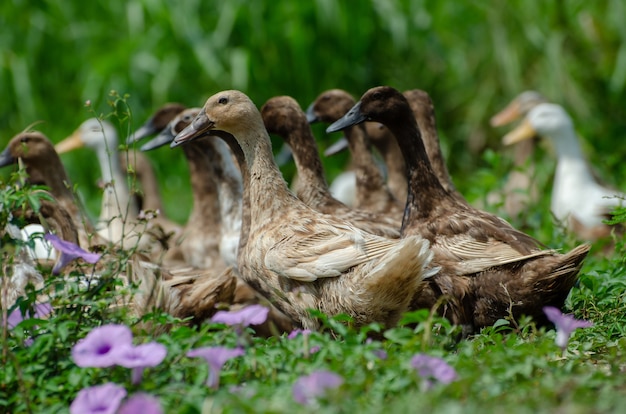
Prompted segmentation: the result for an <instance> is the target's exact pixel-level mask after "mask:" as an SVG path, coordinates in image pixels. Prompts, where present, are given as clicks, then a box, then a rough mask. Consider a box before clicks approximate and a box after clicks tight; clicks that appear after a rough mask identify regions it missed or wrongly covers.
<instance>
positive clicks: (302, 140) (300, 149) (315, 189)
mask: <svg viewBox="0 0 626 414" xmlns="http://www.w3.org/2000/svg"><path fill="white" fill-rule="evenodd" d="M292 119H295V116H294V117H292ZM298 121H299V122H298V123H297V125H296V126H295V127H294V128H291V129H290V130H289V131H288V132H287V133H286V134H284V136H283V139H284V140H285V142H287V144H288V145H289V146H290V147H291V152H292V153H293V158H294V161H295V163H296V168H297V170H298V181H297V184H296V194H297V195H298V198H300V199H301V200H303V201H304V202H305V203H307V204H309V205H311V203H312V202H314V200H319V199H320V198H324V199H326V198H329V197H331V196H330V191H329V189H328V183H327V182H326V178H325V177H324V167H323V166H322V160H321V159H320V156H319V152H318V149H317V145H316V144H315V137H313V133H312V132H311V128H310V127H309V124H308V122H307V121H306V118H304V117H302V119H298Z"/></svg>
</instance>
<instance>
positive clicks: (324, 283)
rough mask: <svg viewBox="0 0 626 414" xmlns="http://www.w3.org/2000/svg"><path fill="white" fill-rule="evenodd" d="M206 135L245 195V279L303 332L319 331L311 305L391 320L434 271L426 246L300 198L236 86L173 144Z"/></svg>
mask: <svg viewBox="0 0 626 414" xmlns="http://www.w3.org/2000/svg"><path fill="white" fill-rule="evenodd" d="M206 135H209V136H214V137H219V138H221V139H223V140H224V141H226V143H227V144H228V145H229V146H230V148H231V150H232V151H233V153H234V154H235V156H236V158H237V160H238V162H239V164H240V170H241V173H242V177H243V186H244V191H243V197H244V200H246V199H247V201H244V204H243V208H244V214H243V223H242V226H243V227H242V238H241V239H240V244H239V251H238V270H239V273H240V275H241V277H242V278H243V279H244V280H245V281H246V282H247V283H248V284H250V285H251V286H252V287H253V288H254V289H255V290H257V291H259V292H261V293H262V294H263V295H264V296H265V297H266V298H268V299H269V300H270V302H272V303H273V304H274V305H275V306H276V307H277V308H278V309H279V310H281V311H282V312H283V313H284V314H285V315H287V316H288V317H290V318H291V319H292V320H293V321H294V323H295V324H296V326H298V325H299V326H300V327H302V328H306V329H318V328H319V327H320V322H319V320H318V319H317V318H316V317H315V316H313V315H312V314H311V312H310V310H311V309H314V310H317V311H319V312H322V313H324V314H326V315H329V316H335V315H338V314H347V315H348V316H350V317H351V318H352V321H353V323H354V324H355V325H356V326H362V325H365V324H369V323H372V322H379V323H381V324H383V325H384V326H392V325H394V324H395V323H397V321H398V319H399V318H400V316H401V315H402V314H403V312H405V311H406V310H407V309H408V305H409V302H410V300H411V297H412V296H413V294H417V293H418V291H419V290H420V289H421V287H422V286H423V280H424V279H425V278H428V277H429V276H431V275H432V273H433V272H434V271H436V270H433V269H429V270H427V269H426V266H427V265H428V264H429V262H430V258H431V252H430V250H429V244H428V242H426V241H425V240H424V239H423V238H422V237H420V236H409V237H406V238H404V239H401V240H398V239H388V238H384V237H381V236H376V235H373V234H370V233H367V232H365V231H363V230H360V229H358V228H356V227H354V226H353V225H352V224H350V223H349V222H347V221H345V220H341V219H339V218H336V217H334V216H330V215H325V214H322V213H320V212H318V211H316V210H314V209H312V208H311V207H309V206H307V205H306V204H305V203H304V202H302V201H301V200H300V199H298V198H297V197H296V196H295V195H294V194H293V193H292V192H291V191H290V190H289V188H288V186H287V183H286V182H285V180H284V178H283V176H282V175H281V172H280V170H279V169H278V166H277V165H276V162H275V161H274V157H273V154H272V145H271V141H270V137H269V134H268V132H267V130H266V129H265V125H264V124H263V119H262V117H261V114H260V112H259V110H258V109H257V107H256V106H255V105H254V103H253V102H252V101H251V100H250V98H249V97H248V96H247V95H246V94H244V93H243V92H241V91H237V90H228V91H222V92H218V93H217V94H215V95H213V96H211V97H210V98H209V99H208V100H207V102H206V103H205V105H204V107H203V109H202V111H201V112H200V113H199V114H198V115H197V116H196V118H195V119H194V120H193V121H192V122H191V124H190V125H189V126H188V127H186V128H185V129H184V130H183V131H181V132H180V133H179V134H178V135H177V136H176V138H175V139H174V141H173V142H172V144H171V146H172V147H176V146H178V145H181V144H184V143H188V142H190V141H192V140H194V139H198V138H200V137H203V136H206ZM246 209H249V212H248V213H246V212H245V210H246ZM244 235H245V237H244Z"/></svg>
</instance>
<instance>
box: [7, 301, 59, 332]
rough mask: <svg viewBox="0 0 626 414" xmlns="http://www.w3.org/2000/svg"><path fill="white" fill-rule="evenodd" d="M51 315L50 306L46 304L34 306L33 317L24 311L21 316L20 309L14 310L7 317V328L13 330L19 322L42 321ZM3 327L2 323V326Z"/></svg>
mask: <svg viewBox="0 0 626 414" xmlns="http://www.w3.org/2000/svg"><path fill="white" fill-rule="evenodd" d="M50 313H52V305H50V304H49V303H48V302H45V303H37V304H35V316H30V312H29V311H26V313H25V314H22V311H21V310H20V308H16V309H14V310H13V312H11V313H10V314H9V316H8V317H7V326H8V328H9V329H13V328H15V327H16V326H17V325H18V324H19V323H20V322H22V321H23V320H26V319H31V318H37V319H42V318H45V317H46V316H48V315H50ZM2 325H4V323H3V324H2Z"/></svg>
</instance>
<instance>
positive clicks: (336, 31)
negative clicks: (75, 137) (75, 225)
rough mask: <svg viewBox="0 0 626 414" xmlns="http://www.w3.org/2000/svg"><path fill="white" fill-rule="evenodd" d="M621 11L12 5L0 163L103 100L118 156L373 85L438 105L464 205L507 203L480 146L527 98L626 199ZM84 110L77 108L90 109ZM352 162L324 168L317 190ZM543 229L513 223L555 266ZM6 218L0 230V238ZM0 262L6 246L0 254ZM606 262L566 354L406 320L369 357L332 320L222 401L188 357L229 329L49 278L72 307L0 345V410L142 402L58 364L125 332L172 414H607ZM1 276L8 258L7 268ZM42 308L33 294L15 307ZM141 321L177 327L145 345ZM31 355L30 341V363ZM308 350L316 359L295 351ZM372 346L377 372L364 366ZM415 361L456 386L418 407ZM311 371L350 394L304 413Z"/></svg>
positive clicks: (250, 355)
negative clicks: (79, 397) (160, 138)
mask: <svg viewBox="0 0 626 414" xmlns="http://www.w3.org/2000/svg"><path fill="white" fill-rule="evenodd" d="M625 7H626V6H624V4H623V2H621V1H618V0H614V1H610V0H609V1H606V2H594V3H592V4H591V3H590V2H587V1H583V0H578V1H574V0H570V1H562V2H553V3H549V4H548V3H545V4H544V3H538V2H526V1H509V2H499V1H492V2H477V3H474V2H467V3H461V2H442V1H423V2H414V1H408V0H407V1H388V2H382V1H374V0H356V1H353V2H335V1H330V0H316V1H310V2H292V1H285V2H273V1H272V2H270V1H242V0H241V1H228V2H225V1H188V2H177V1H166V0H162V1H159V0H145V1H142V2H130V3H116V4H112V3H111V4H110V2H103V1H96V2H89V3H78V2H63V3H62V4H61V3H58V2H52V1H46V0H41V1H37V2H26V1H15V2H5V3H2V5H0V24H1V25H2V27H3V28H5V29H4V30H2V31H1V33H0V46H1V47H0V90H1V91H2V93H3V98H4V99H2V100H1V101H0V144H1V145H0V146H1V147H4V146H5V144H6V143H7V142H8V140H9V139H10V137H12V136H14V135H15V134H16V133H18V132H20V131H22V130H23V129H24V128H26V127H27V126H28V125H30V124H31V123H33V122H37V121H43V123H42V124H40V125H37V127H36V128H37V129H40V130H42V131H43V132H44V133H46V134H47V135H48V136H49V137H50V138H51V139H52V140H53V141H55V142H57V141H60V140H61V139H63V138H64V137H65V136H67V135H69V134H70V133H71V132H72V131H73V130H74V129H75V128H76V127H77V126H78V125H79V124H80V122H81V121H82V120H84V119H86V118H88V117H90V116H92V115H93V114H104V115H108V114H110V113H112V112H113V108H112V107H111V106H109V102H113V103H115V102H119V101H118V100H116V99H117V98H116V97H115V96H113V97H111V96H110V95H109V91H111V90H116V91H119V92H120V93H122V94H126V93H128V94H129V95H130V97H129V98H128V99H127V100H126V102H127V104H123V106H122V108H121V109H122V110H123V111H122V112H124V114H123V115H122V116H120V114H119V113H118V114H117V116H116V117H112V118H111V119H112V120H114V121H116V122H118V126H119V131H120V134H121V135H122V136H123V137H125V136H126V134H128V132H129V131H130V130H132V129H134V128H136V127H138V126H139V125H140V124H141V123H142V122H143V121H144V120H145V119H146V118H147V117H148V116H149V114H150V112H151V111H152V110H153V109H154V108H156V107H157V106H159V105H160V104H162V103H164V102H166V101H181V102H183V103H185V104H187V105H189V106H195V105H201V104H202V103H203V101H204V100H205V99H206V98H207V97H208V96H210V95H211V94H213V93H215V92H217V91H219V90H223V89H229V88H237V89H241V90H243V91H244V92H246V93H247V94H249V95H250V96H251V97H252V99H253V100H254V101H255V103H256V104H257V105H258V106H261V105H262V104H263V103H264V102H265V100H267V99H268V98H270V97H272V96H275V95H283V94H287V95H291V96H294V97H295V98H296V99H297V100H298V101H299V102H300V104H301V106H303V107H306V106H307V105H308V104H309V103H310V101H312V100H313V99H314V98H315V96H316V95H317V94H318V93H320V92H321V91H322V90H325V89H327V88H334V87H341V88H344V89H346V90H348V91H350V92H352V93H353V94H354V95H355V96H356V97H358V96H360V95H361V94H362V93H363V92H364V91H365V90H366V89H368V88H369V87H371V86H374V85H379V84H389V85H392V86H394V87H396V88H398V89H401V90H402V89H409V88H422V89H425V90H427V91H428V92H429V93H430V94H431V95H432V97H433V99H434V102H435V105H436V110H437V116H438V127H439V132H440V135H441V138H442V144H443V147H444V151H445V153H446V156H447V160H448V165H449V167H450V170H451V173H452V176H453V177H454V179H455V183H456V184H457V186H458V187H459V189H460V190H461V191H462V193H463V194H465V195H466V196H467V197H468V199H470V201H472V202H477V201H479V200H482V199H483V198H484V197H485V195H486V194H487V193H488V192H489V191H491V190H494V189H499V188H501V185H502V180H503V179H504V177H505V175H506V172H507V171H509V170H510V168H511V161H510V157H509V155H508V154H506V153H502V152H501V151H500V145H499V138H500V136H501V135H502V130H493V129H491V128H490V127H489V126H488V119H489V117H490V116H491V115H492V114H493V113H495V112H496V111H497V110H499V109H501V107H502V106H503V105H505V104H506V103H507V102H508V101H509V100H510V99H511V98H513V97H514V96H515V95H516V94H517V93H519V92H520V91H522V90H524V89H536V90H539V91H541V92H543V93H544V94H545V95H546V96H548V97H549V98H550V99H552V100H553V101H555V102H558V103H561V104H563V105H564V106H565V107H566V108H567V110H568V111H569V112H570V113H571V114H572V116H573V118H574V120H575V123H576V125H577V128H578V130H579V132H580V134H581V136H582V137H583V138H584V143H585V149H586V152H587V153H588V154H589V157H590V160H591V162H592V164H594V165H595V166H596V167H597V169H598V172H599V174H600V175H601V176H602V177H603V178H604V179H606V180H607V181H609V182H610V183H611V184H614V185H616V186H618V187H619V186H620V180H619V177H622V176H624V174H626V170H625V169H624V167H623V162H622V160H623V159H624V157H625V155H626V153H625V150H624V148H626V147H624V146H623V145H620V144H618V142H621V141H618V140H621V139H622V137H623V136H624V131H625V130H626V121H624V117H623V113H624V105H625V104H626V101H625V100H624V96H625V95H624V93H623V91H624V86H625V85H626V76H625V75H624V74H625V73H626V70H624V68H625V67H626V47H625V46H624V45H626V30H625V27H626V26H624V24H623V16H624V15H625V13H626V10H624V8H625ZM87 99H89V100H91V101H92V103H93V105H92V106H91V108H85V106H84V102H85V101H86V100H87ZM92 111H95V112H92ZM126 112H127V113H126ZM120 118H121V119H122V121H119V119H120ZM315 132H316V134H317V136H318V137H319V139H320V146H322V147H324V146H326V145H328V144H329V143H330V142H331V141H332V139H333V138H334V137H327V136H326V135H325V134H324V133H323V128H321V127H319V128H316V129H315ZM468 148H469V150H468ZM149 156H150V157H151V159H152V160H153V161H154V164H155V166H156V168H157V174H158V176H159V179H160V182H161V183H162V185H163V194H164V196H165V202H166V210H167V213H169V215H170V216H172V217H174V218H176V219H178V220H179V221H181V222H182V221H184V220H185V219H186V217H187V213H188V211H189V203H185V202H181V201H180V200H181V199H182V200H185V198H184V197H187V200H190V199H191V198H190V195H189V194H188V189H189V184H188V180H187V176H186V166H185V163H184V161H183V159H182V156H181V154H180V153H177V152H170V151H169V150H166V149H164V150H160V151H155V152H154V153H151V154H150V155H149ZM63 160H64V162H65V163H66V166H67V169H68V172H69V175H70V177H71V178H72V180H73V181H74V183H76V184H78V188H79V189H80V191H81V193H82V195H83V197H84V198H85V201H86V204H87V205H88V207H89V209H90V211H91V213H92V214H93V215H96V214H97V209H98V206H99V203H100V200H99V196H98V190H97V188H96V186H95V183H96V181H97V178H98V177H99V173H98V172H97V171H94V169H93V168H86V166H90V165H93V163H94V162H95V156H94V155H93V154H90V153H89V152H88V151H87V150H80V151H77V152H76V153H73V154H68V155H64V156H63ZM344 161H345V157H344V158H340V159H339V160H337V159H333V160H325V165H326V167H327V171H328V174H329V176H330V177H332V176H334V175H336V174H337V173H338V172H339V171H341V169H342V167H343V162H344ZM534 161H536V163H537V171H538V173H537V183H538V186H539V188H540V191H541V193H542V194H549V191H550V186H551V174H552V171H553V165H554V162H553V160H552V157H551V154H550V150H549V149H547V148H541V150H540V152H538V153H537V155H536V156H535V159H534ZM292 172H293V166H288V167H286V168H285V173H286V175H287V176H288V177H289V175H290V174H291V173H292ZM2 173H3V174H4V175H3V177H4V178H3V182H5V181H9V177H8V172H7V171H6V170H5V171H3V172H2ZM3 186H4V184H3ZM622 187H623V186H622ZM622 189H623V188H622ZM3 195H6V197H9V198H10V197H12V196H11V195H10V194H8V195H7V193H6V192H4V193H3ZM3 200H5V198H3ZM25 202H30V201H28V200H26V201H25ZM548 211H549V199H548V197H547V196H546V197H544V198H542V200H541V201H540V204H539V205H537V206H536V207H535V208H533V209H531V210H529V211H528V212H527V213H526V214H525V215H524V216H523V217H519V218H512V221H513V223H514V224H515V225H516V226H518V227H520V228H523V229H524V230H525V231H527V232H529V233H530V234H532V235H533V236H535V237H537V238H538V239H539V240H541V241H542V242H544V243H546V244H547V245H549V246H550V247H554V248H562V249H569V248H571V247H572V246H573V245H574V243H575V241H574V240H573V239H572V238H571V237H570V236H568V235H566V234H565V233H564V232H563V231H562V229H560V228H558V226H555V225H554V224H553V222H552V219H551V217H550V215H549V214H548V213H547V212H548ZM0 217H1V218H2V224H4V223H5V222H6V220H8V217H6V215H5V214H2V215H0ZM9 247H10V246H9V245H8V244H7V241H6V240H4V239H3V253H4V252H8V251H10V249H9ZM7 249H8V250H7ZM600 250H601V249H600V246H594V249H593V251H592V255H591V256H590V257H589V258H588V259H587V261H586V262H585V265H584V267H583V270H582V272H581V277H580V284H579V285H578V286H577V287H576V288H574V289H573V291H572V293H571V295H570V297H569V298H568V301H567V305H566V308H567V310H569V311H571V312H573V313H574V314H575V315H576V316H577V317H578V318H584V319H588V320H591V321H593V322H594V324H595V325H594V327H592V328H588V329H580V330H578V331H576V332H575V334H574V336H573V338H572V341H571V342H570V345H569V347H568V349H567V352H566V353H565V354H562V353H561V350H560V349H559V348H558V347H557V346H556V345H555V343H554V338H555V332H554V331H552V330H546V329H544V328H542V329H537V328H536V327H535V326H534V324H533V323H532V321H529V320H526V321H520V322H519V323H518V324H514V323H512V322H510V321H502V323H501V324H499V326H497V327H494V328H488V329H484V330H483V331H482V332H481V333H480V334H477V335H475V336H473V337H471V338H469V339H466V340H462V341H458V340H457V339H456V338H457V335H458V330H457V329H456V328H454V327H451V326H449V324H448V323H447V322H446V321H445V320H441V319H439V318H436V317H431V316H430V315H429V313H428V312H426V311H420V312H417V313H415V314H413V315H411V316H410V317H407V321H411V322H415V321H417V322H419V323H418V324H417V326H416V327H411V326H413V325H403V326H399V327H398V328H395V329H392V330H390V331H387V332H384V337H385V340H384V341H374V342H372V343H367V342H366V334H367V332H365V331H356V330H353V329H350V328H345V327H344V326H343V325H341V324H340V323H339V322H337V321H335V320H329V321H327V322H326V323H325V326H326V328H325V330H323V331H322V332H320V333H315V334H312V335H311V336H310V337H309V338H308V343H306V342H305V341H304V339H303V338H302V337H300V338H298V339H296V340H287V339H286V338H271V339H259V338H254V339H253V340H252V342H251V344H250V345H249V346H248V347H247V349H246V355H245V356H243V357H240V358H237V359H234V360H232V361H230V362H229V363H227V365H226V366H225V368H224V370H223V372H222V375H221V386H220V389H219V390H217V391H213V390H210V389H208V388H207V387H206V386H205V385H204V380H205V378H206V374H207V370H206V367H204V366H203V364H199V363H198V361H197V360H194V359H190V358H187V357H185V353H186V352H187V351H188V350H189V349H191V348H194V347H198V346H206V345H218V344H221V345H226V346H234V344H235V343H236V341H237V338H236V335H235V333H234V332H233V331H232V330H231V329H229V328H225V327H222V326H216V325H212V324H205V325H203V326H202V327H201V328H199V329H194V328H189V327H187V326H185V325H184V324H183V323H181V322H178V321H172V319H171V318H170V317H168V316H166V315H161V314H154V315H149V316H146V317H145V318H144V320H142V321H139V320H137V318H136V317H134V316H132V315H130V314H128V312H126V311H125V310H124V308H116V309H111V308H110V306H109V305H110V304H111V303H116V301H117V300H119V294H118V293H117V291H116V289H120V287H119V286H117V282H115V280H114V278H110V279H106V278H105V279H104V280H103V281H102V282H101V283H100V284H98V285H97V286H95V287H94V288H93V289H91V290H90V291H89V293H88V294H85V292H81V291H78V290H77V288H76V286H74V285H73V284H67V283H65V282H61V281H60V280H59V279H58V278H53V277H52V276H49V275H48V274H46V275H47V276H48V277H47V284H46V287H45V288H44V289H45V290H50V289H53V288H57V289H58V288H60V287H62V286H65V285H67V286H66V287H67V288H68V289H69V290H68V294H67V295H65V296H63V297H62V298H57V299H55V301H54V302H53V305H54V307H55V313H54V315H53V316H52V317H51V318H50V319H48V320H36V321H34V320H31V321H26V322H24V323H22V324H21V325H20V326H18V327H17V328H16V329H13V330H12V331H10V332H9V331H6V330H1V332H0V334H1V340H0V341H1V343H2V349H1V353H0V360H1V364H0V365H1V366H2V369H0V412H14V413H17V412H33V413H47V412H49V413H59V412H67V407H68V406H69V404H70V403H71V401H72V400H73V399H74V398H75V396H76V394H77V393H78V391H79V390H80V389H82V388H83V387H85V386H91V385H96V384H102V383H104V382H107V381H114V382H116V383H119V384H122V385H125V386H127V387H128V389H129V392H134V391H135V390H136V388H137V387H134V386H132V385H131V384H130V374H129V372H128V370H126V369H124V368H120V367H117V368H100V369H96V368H79V367H77V366H76V365H75V364H74V363H73V362H72V361H71V359H70V352H71V348H72V346H73V345H74V344H75V343H76V342H77V341H78V340H79V339H80V338H83V337H84V336H85V335H86V334H87V333H88V332H89V331H90V330H91V329H92V328H93V327H95V326H97V325H99V324H100V323H102V321H106V322H113V323H125V324H128V325H129V326H132V327H133V331H134V333H135V336H136V338H137V339H136V342H137V343H138V342H141V341H149V340H157V341H159V342H161V343H163V344H165V345H166V346H167V348H168V356H167V358H166V359H165V361H164V362H163V363H162V364H160V365H159V366H157V367H155V368H152V369H148V370H147V371H146V373H145V376H144V382H143V383H142V384H141V386H140V387H138V388H140V389H141V390H144V391H146V392H148V393H150V394H153V395H156V396H158V397H159V399H160V400H161V402H162V404H163V406H164V407H165V408H166V412H177V413H201V412H202V413H204V412H268V413H269V412H272V413H278V412H293V411H295V410H299V411H307V410H309V411H311V412H372V413H374V412H381V411H383V410H385V411H389V412H445V413H448V412H470V413H471V412H485V411H496V410H497V411H508V412H515V413H518V412H519V413H526V412H531V413H538V412H546V413H548V412H549V413H552V412H568V413H569V412H574V413H576V412H580V413H586V412H621V410H620V407H623V406H624V403H626V376H625V375H624V371H625V370H626V356H625V354H624V349H626V339H625V333H626V332H625V331H626V316H625V314H624V311H623V310H624V309H625V307H626V304H625V303H624V302H625V299H626V294H625V293H624V292H625V291H626V289H625V285H626V282H625V279H624V274H625V269H624V267H625V266H626V263H625V262H624V256H625V253H626V249H625V248H624V245H623V242H622V241H621V240H617V244H616V248H615V250H614V251H613V253H611V254H609V255H608V256H607V257H604V256H602V255H601V254H600ZM8 258H9V256H7V255H4V254H3V256H2V268H3V269H4V266H5V265H6V264H7V261H8V260H9V259H8ZM122 261H123V260H122ZM3 272H4V270H3ZM38 293H39V292H31V293H30V295H29V297H28V298H27V299H25V300H24V301H23V306H29V304H32V302H33V301H34V300H35V297H36V296H37V294H38ZM146 322H150V323H152V324H153V325H154V324H157V325H158V324H165V323H169V322H171V323H172V324H173V327H172V329H171V330H170V331H169V332H168V333H158V332H157V330H155V329H153V328H146ZM368 329H373V330H376V329H379V328H377V327H369V328H368ZM331 331H333V332H334V333H332V334H331ZM28 336H32V337H33V338H34V343H33V344H32V345H31V346H30V347H25V346H24V345H23V341H24V339H25V338H27V337H28ZM312 346H319V347H320V350H319V351H318V352H316V353H313V354H309V353H308V351H307V350H310V347H312ZM380 348H382V349H385V350H386V351H387V353H388V355H389V358H388V359H386V360H380V359H378V358H377V357H376V356H375V355H374V353H373V352H372V351H373V350H375V349H380ZM419 352H425V353H427V354H429V355H435V356H441V357H443V358H444V359H445V360H446V361H447V362H448V363H449V364H450V365H452V366H453V367H454V368H455V369H456V371H457V373H458V376H459V379H458V381H456V382H453V383H452V384H449V385H446V386H443V385H440V386H436V387H434V388H433V389H431V390H429V391H423V390H421V387H420V379H419V378H418V376H417V375H416V373H415V372H414V370H413V369H412V368H411V367H410V359H411V357H412V356H413V355H415V354H416V353H419ZM322 368H324V369H328V370H331V371H334V372H337V373H338V374H340V375H342V376H343V377H344V379H345V382H344V385H343V386H341V387H340V388H339V389H338V390H336V391H335V392H332V393H330V394H329V395H328V399H327V400H325V401H321V402H320V406H319V407H309V408H302V407H298V406H297V405H296V403H295V402H294V401H293V399H292V397H291V387H292V385H293V383H294V382H295V381H296V379H297V378H298V377H299V376H301V375H304V374H308V373H309V372H311V371H312V370H316V369H322ZM233 386H239V387H241V388H240V389H239V390H238V391H233V390H232V387H233Z"/></svg>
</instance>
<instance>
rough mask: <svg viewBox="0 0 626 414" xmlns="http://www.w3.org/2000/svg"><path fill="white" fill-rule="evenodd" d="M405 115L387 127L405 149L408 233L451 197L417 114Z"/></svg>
mask: <svg viewBox="0 0 626 414" xmlns="http://www.w3.org/2000/svg"><path fill="white" fill-rule="evenodd" d="M403 118H404V121H403V122H400V123H393V124H390V125H388V127H389V128H390V130H391V132H392V133H393V134H394V136H395V137H396V139H397V140H398V144H399V145H400V147H401V148H402V150H403V155H404V161H405V163H406V166H407V172H408V177H409V194H408V198H407V204H406V208H405V210H404V218H403V219H402V234H405V232H406V231H407V230H409V229H410V228H411V227H412V226H413V225H414V224H418V223H419V222H422V221H423V220H424V219H427V218H429V217H431V216H432V215H433V214H435V213H436V208H437V206H439V205H440V204H441V203H446V202H448V201H452V197H451V196H450V194H449V193H448V192H446V190H445V189H444V188H443V187H442V185H441V183H440V182H439V179H438V178H437V176H436V175H435V171H434V170H433V167H432V166H431V164H430V161H429V159H428V155H427V154H426V148H425V147H424V143H423V141H422V137H421V134H420V130H419V128H418V127H417V123H416V121H415V118H414V117H413V116H412V114H408V115H407V116H405V117H403ZM423 195H427V196H423Z"/></svg>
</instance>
